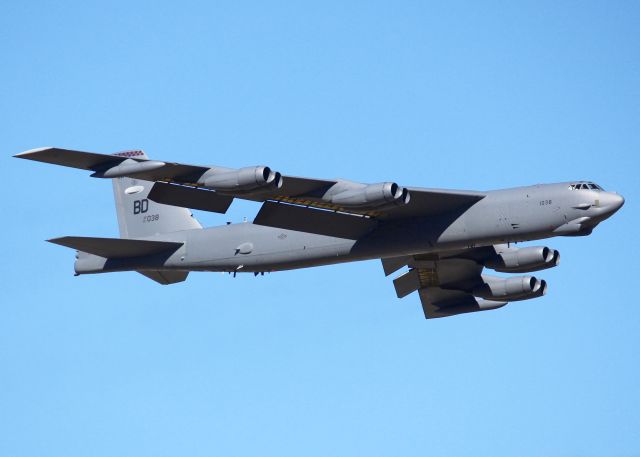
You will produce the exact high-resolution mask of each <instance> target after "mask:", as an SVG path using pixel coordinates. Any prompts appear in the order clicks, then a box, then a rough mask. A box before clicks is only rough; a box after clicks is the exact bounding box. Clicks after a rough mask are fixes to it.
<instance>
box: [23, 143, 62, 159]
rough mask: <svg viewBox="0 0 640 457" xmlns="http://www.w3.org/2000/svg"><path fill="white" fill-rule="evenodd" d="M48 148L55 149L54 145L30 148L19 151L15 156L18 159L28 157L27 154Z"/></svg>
mask: <svg viewBox="0 0 640 457" xmlns="http://www.w3.org/2000/svg"><path fill="white" fill-rule="evenodd" d="M48 149H53V147H52V146H45V147H43V148H34V149H29V150H28V151H23V152H19V153H17V154H15V155H14V156H13V157H16V158H18V159H26V158H28V157H27V156H29V155H31V154H35V153H37V152H42V151H46V150H48Z"/></svg>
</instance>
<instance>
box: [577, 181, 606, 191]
mask: <svg viewBox="0 0 640 457" xmlns="http://www.w3.org/2000/svg"><path fill="white" fill-rule="evenodd" d="M569 189H571V190H576V189H578V190H584V189H592V190H602V191H604V189H603V188H602V187H600V186H599V185H597V184H596V183H592V182H579V183H576V184H569Z"/></svg>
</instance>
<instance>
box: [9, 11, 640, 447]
mask: <svg viewBox="0 0 640 457" xmlns="http://www.w3.org/2000/svg"><path fill="white" fill-rule="evenodd" d="M0 57H1V63H2V70H1V71H0V132H1V134H0V146H1V148H0V149H1V150H2V155H1V156H0V170H2V175H3V192H2V198H1V209H2V219H3V223H2V228H0V231H1V234H2V237H1V238H2V242H3V246H4V248H3V261H2V262H1V265H0V277H2V284H3V286H2V295H1V297H2V298H1V299H0V455H3V456H43V455H47V456H61V457H72V456H83V457H87V456H113V455H118V456H136V457H140V456H154V457H158V456H175V455H186V456H190V457H196V456H212V455H225V456H240V455H261V456H263V455H266V456H279V457H282V456H322V457H326V456H352V455H367V456H396V455H403V456H425V455H451V456H478V455H490V456H492V457H495V456H513V455H518V456H541V455H544V456H621V457H626V456H638V455H640V432H639V431H638V430H639V429H640V369H639V366H640V303H639V300H638V290H637V289H636V287H635V286H636V285H637V284H638V275H639V273H640V269H639V268H638V263H637V258H638V255H639V254H640V252H639V249H638V227H639V226H640V217H639V215H638V203H637V202H638V201H639V198H640V192H639V190H638V187H639V185H640V180H639V179H638V168H639V165H640V160H639V159H638V151H639V150H640V6H639V4H638V2H633V1H629V2H604V1H603V2H577V1H576V2H556V1H550V2H539V1H536V2H482V3H481V2H468V3H465V2H442V3H429V2H368V1H367V2H360V1H354V2H326V1H325V2H315V3H308V4H301V3H300V2H290V3H286V2H273V3H267V2H253V3H252V2H225V3H220V2H204V1H203V2H191V1H184V2H151V1H149V2H130V1H127V2H124V1H122V2H86V1H82V2H19V1H6V2H3V3H2V5H1V6H0ZM48 145H55V146H60V147H67V148H75V149H84V150H90V151H98V152H113V151H118V150H122V149H128V148H143V149H145V150H146V151H147V152H148V153H149V155H151V156H152V157H154V158H158V159H166V160H179V161H183V162H188V163H196V164H219V165H227V166H243V165H255V164H260V163H265V164H268V165H270V166H272V167H273V168H275V169H277V170H281V171H282V172H285V173H290V174H298V175H306V176H317V177H326V178H331V177H346V178H351V179H354V180H360V181H364V182H367V181H370V182H377V181H383V180H394V181H397V182H399V183H400V184H403V185H422V186H429V187H448V188H468V189H479V190H482V189H494V188H501V187H509V186H515V185H521V184H533V183H539V182H554V181H560V180H571V179H591V180H594V181H596V182H598V183H599V184H600V185H602V186H604V187H605V188H607V189H610V190H617V191H619V192H621V193H622V194H624V195H625V197H626V198H627V203H626V205H625V207H624V208H623V209H622V210H621V211H620V212H619V213H618V214H617V215H616V216H615V217H614V218H612V219H611V220H609V221H607V222H605V223H604V224H602V225H601V226H600V227H599V228H598V229H597V230H596V231H595V232H594V234H593V235H592V236H590V237H587V238H577V239H571V238H557V239H552V240H548V241H547V243H548V244H549V245H550V246H552V247H554V248H557V249H559V250H560V251H561V252H562V263H561V265H560V266H559V267H558V268H556V269H554V270H550V271H546V272H543V273H542V274H541V276H542V277H544V278H545V279H547V280H548V282H549V284H550V287H549V292H548V295H547V296H546V297H544V298H541V299H537V300H534V301H530V302H520V303H513V304H510V305H509V306H507V307H506V308H504V309H501V310H498V311H494V312H487V313H478V314H472V315H466V316H459V317H456V318H451V319H440V320H435V321H425V320H424V318H423V315H422V311H421V309H420V305H419V301H418V298H417V297H416V296H410V297H407V298H405V299H403V300H398V299H396V297H395V294H394V290H393V287H392V284H391V281H390V279H389V278H385V277H384V275H383V273H382V269H381V267H380V265H379V263H378V262H374V261H371V262H364V263H354V264H347V265H340V266H334V267H324V268H318V269H310V270H301V271H293V272H286V273H277V274H271V275H269V276H265V277H259V278H254V277H253V276H246V277H245V276H242V275H241V276H240V277H238V278H236V279H232V278H230V277H229V276H227V275H221V274H214V273H209V274H204V273H200V274H192V275H190V277H189V280H188V281H187V282H186V283H182V284H178V285H174V286H169V287H162V286H159V285H157V284H155V283H153V282H152V281H149V280H148V279H146V278H144V277H142V276H141V275H138V274H135V273H118V274H111V275H96V276H85V277H79V278H75V277H73V275H72V263H73V255H74V253H73V251H71V250H68V249H63V248H61V247H58V246H54V245H50V244H48V243H45V242H44V241H43V240H45V239H47V238H50V237H55V236H63V235H86V236H91V235H95V236H117V226H116V220H115V212H114V209H113V202H112V194H111V188H110V183H108V182H104V181H99V180H94V179H91V178H89V177H88V176H87V174H86V173H83V172H81V171H78V170H72V169H65V168H62V167H53V166H47V165H44V164H37V163H29V162H25V161H19V160H16V159H12V158H10V156H11V155H13V154H15V153H17V152H20V151H23V150H26V149H30V148H34V147H39V146H48ZM257 209H258V206H257V205H255V204H248V203H245V204H242V203H234V206H233V207H232V209H231V211H230V212H229V214H228V216H220V215H212V214H200V213H199V214H198V217H199V218H200V219H201V220H202V221H203V222H204V223H205V224H206V225H216V224H221V223H224V222H225V221H226V220H233V221H240V220H242V218H243V216H247V217H248V218H249V219H251V218H252V216H253V215H254V214H255V213H256V212H257Z"/></svg>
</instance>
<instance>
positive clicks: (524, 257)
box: [484, 246, 560, 273]
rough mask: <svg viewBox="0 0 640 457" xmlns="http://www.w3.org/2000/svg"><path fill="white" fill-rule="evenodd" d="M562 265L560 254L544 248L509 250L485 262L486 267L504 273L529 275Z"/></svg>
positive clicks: (532, 247)
mask: <svg viewBox="0 0 640 457" xmlns="http://www.w3.org/2000/svg"><path fill="white" fill-rule="evenodd" d="M559 263H560V253H559V252H558V251H556V250H555V249H549V248H548V247H546V246H545V247H543V246H531V247H526V248H509V249H506V250H504V251H502V252H500V253H499V254H498V255H497V256H495V257H493V258H490V259H488V260H486V261H485V262H484V265H485V266H486V267H489V268H491V269H493V270H496V271H501V272H503V273H528V272H530V271H538V270H545V269H547V268H552V267H555V266H557V265H558V264H559Z"/></svg>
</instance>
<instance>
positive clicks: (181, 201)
mask: <svg viewBox="0 0 640 457" xmlns="http://www.w3.org/2000/svg"><path fill="white" fill-rule="evenodd" d="M15 157H18V158H21V159H28V160H35V161H39V162H45V163H50V164H56V165H62V166H67V167H73V168H79V169H84V170H89V171H92V172H93V174H92V176H94V177H103V178H113V177H120V176H127V177H131V178H137V179H142V180H146V181H155V182H156V184H155V185H154V189H153V191H152V193H151V195H150V198H151V199H152V200H154V201H156V202H158V203H164V204H169V205H174V206H183V207H189V208H195V209H202V210H205V211H214V212H221V213H223V212H225V211H226V209H227V208H228V206H229V205H230V204H231V201H232V199H233V198H241V199H246V200H252V201H257V202H267V201H275V202H282V203H292V204H295V205H299V206H304V207H307V208H313V209H324V210H330V211H337V212H342V213H349V214H356V215H366V216H370V217H373V218H376V219H382V220H384V219H402V218H411V217H420V216H433V215H437V214H441V213H444V212H448V211H453V210H456V209H459V208H462V207H469V206H471V205H473V204H475V203H476V202H477V201H479V200H481V199H482V198H484V197H485V194H483V193H481V192H474V191H461V190H443V189H424V188H417V187H408V188H401V189H399V188H398V187H397V185H395V184H393V183H380V184H361V183H356V182H351V181H345V180H326V179H315V178H303V177H297V176H288V175H280V174H279V173H273V172H271V170H270V169H269V168H268V167H254V168H252V167H248V168H244V169H238V170H231V169H228V168H223V167H217V166H214V167H209V166H201V165H189V164H181V163H175V162H168V161H166V162H165V161H162V162H161V161H152V160H148V159H147V157H146V155H145V154H144V153H143V152H142V151H126V152H123V153H118V154H114V155H111V154H97V153H93V152H85V151H75V150H70V149H62V148H53V147H48V148H39V149H32V150H30V151H25V152H23V153H20V154H17V155H16V156H15ZM265 170H266V171H269V173H266V174H265V177H266V176H267V175H269V176H271V177H273V178H275V179H272V180H271V181H270V182H271V184H269V185H265V186H263V187H257V188H255V189H249V190H247V187H246V185H245V186H244V187H243V184H242V183H243V182H245V181H246V179H245V178H247V176H248V175H249V174H251V173H253V172H254V171H255V172H256V173H258V172H259V171H265ZM213 178H215V179H213ZM212 179H213V181H212ZM242 179H244V180H245V181H242ZM270 179H271V178H270ZM258 180H259V179H258ZM241 181H242V182H241ZM220 182H223V184H224V186H229V182H232V183H233V184H234V186H235V187H234V186H231V187H220V185H221V184H220ZM215 183H217V184H215ZM212 186H213V187H212ZM389 186H390V187H389ZM393 186H396V187H395V188H394V187H393ZM388 188H390V189H392V190H393V192H396V193H395V194H394V195H391V196H390V195H386V196H384V198H383V196H382V194H380V196H378V197H375V198H379V201H380V202H386V201H388V202H387V203H385V204H382V203H380V204H377V203H375V202H374V203H373V204H367V203H366V201H367V198H373V197H371V195H372V194H374V193H376V192H382V191H383V190H384V189H388ZM400 190H402V192H400ZM374 191H375V192H374ZM360 194H361V195H362V196H364V197H362V198H364V200H362V198H361V199H358V198H357V197H358V195H360ZM376 195H377V194H376ZM391 197H393V199H395V200H393V201H392V200H389V198H391ZM398 198H400V200H398ZM354 200H355V203H354ZM361 200H362V201H361ZM363 201H364V202H365V203H363ZM376 201H377V200H376Z"/></svg>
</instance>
